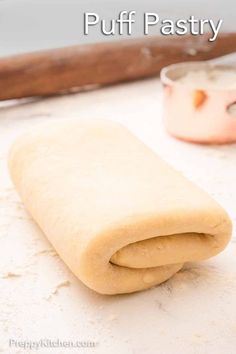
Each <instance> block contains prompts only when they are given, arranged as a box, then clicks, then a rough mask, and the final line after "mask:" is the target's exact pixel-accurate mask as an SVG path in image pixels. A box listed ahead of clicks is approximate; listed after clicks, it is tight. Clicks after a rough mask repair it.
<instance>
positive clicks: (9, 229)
mask: <svg viewBox="0 0 236 354" xmlns="http://www.w3.org/2000/svg"><path fill="white" fill-rule="evenodd" d="M161 114H162V113H161V88H160V83H159V80H158V79H152V80H145V81H140V82H137V83H131V84H124V85H119V86H116V87H110V88H104V89H101V90H97V91H91V92H84V93H74V94H71V95H69V96H61V97H55V98H48V99H44V100H32V101H21V102H19V103H18V104H14V105H13V104H12V103H2V104H0V297H1V301H0V353H1V352H2V353H6V354H11V353H14V354H15V353H27V354H28V353H33V352H38V353H40V354H44V353H45V354H46V353H56V354H65V353H67V352H68V353H95V354H97V353H99V354H100V353H101V354H106V353H109V354H110V353H123V354H140V353H147V354H153V353H159V354H172V353H175V354H182V353H185V354H209V353H214V354H221V353H222V354H223V353H229V354H231V353H232V354H233V353H234V352H235V350H236V256H235V255H236V238H235V236H236V235H235V232H234V238H233V240H232V241H231V243H230V245H229V246H228V247H227V249H226V250H225V251H224V252H223V253H222V254H220V255H219V256H216V257H215V258H212V259H210V260H209V261H205V262H202V263H198V264H188V265H187V266H186V267H185V268H184V269H183V270H182V271H180V272H179V273H178V274H177V275H175V276H174V277H173V278H172V279H171V280H169V281H167V282H166V283H164V284H162V285H161V286H159V287H156V288H153V289H151V290H147V291H144V292H141V293H136V294H131V295H121V296H101V295H98V294H96V293H94V292H92V291H91V290H89V289H87V288H86V287H85V286H84V285H83V284H82V283H81V282H80V281H79V280H77V279H76V278H75V277H74V276H73V275H72V274H71V272H70V271H69V270H68V269H67V268H66V266H65V264H64V263H63V262H62V261H61V260H60V258H59V257H58V256H57V254H56V253H55V252H54V250H53V249H52V247H51V246H50V244H49V243H48V241H47V240H46V238H45V237H44V235H43V234H42V232H41V231H40V230H39V229H38V227H37V226H36V225H35V223H34V222H33V221H32V219H31V218H30V216H29V215H28V214H27V213H26V211H25V210H24V207H23V205H22V203H21V201H20V199H19V197H18V195H17V193H16V191H15V190H14V188H13V186H12V183H11V181H10V179H9V176H8V171H7V153H8V150H9V147H10V145H11V143H12V142H13V140H14V138H15V137H16V136H17V135H18V134H19V133H21V132H23V131H25V130H26V129H27V128H28V127H31V126H35V125H37V124H38V123H40V122H42V121H49V120H51V121H52V120H53V121H55V124H56V123H57V121H58V120H60V119H62V118H66V117H72V116H73V117H78V118H80V117H83V118H84V117H88V118H107V119H113V120H116V121H119V122H121V123H123V124H124V125H126V126H127V127H128V128H129V129H130V130H131V131H132V132H133V133H134V134H136V135H137V136H138V137H139V138H140V139H142V140H143V141H144V142H145V143H146V144H147V145H149V146H150V147H151V148H152V149H153V150H155V151H156V152H157V153H158V154H159V155H160V156H161V157H163V158H164V159H165V160H166V161H168V162H169V163H170V164H171V165H172V166H174V167H175V168H176V169H177V170H179V171H180V172H182V173H183V174H184V175H185V176H186V177H188V178H189V179H191V180H192V181H194V182H195V183H196V184H198V185H200V186H201V187H202V188H203V189H205V190H206V191H208V192H209V193H210V194H211V195H212V196H213V197H214V198H215V199H216V200H217V201H218V202H220V203H221V205H222V206H223V207H224V208H225V209H226V210H227V211H228V213H229V214H230V216H231V218H232V220H233V223H234V225H235V222H236V184H235V176H236V145H225V146H201V145H194V144H187V143H184V142H181V141H177V140H175V139H173V138H171V137H169V136H168V135H167V134H166V133H165V131H164V130H163V126H162V122H161ZM68 139H70V137H69V136H68ZM41 339H42V340H48V341H49V340H51V341H53V340H57V339H59V340H60V341H67V342H68V341H73V342H76V341H78V342H81V341H83V342H87V341H89V342H93V343H94V347H93V348H79V349H78V348H77V349H75V348H74V349H72V348H46V347H41V348H39V349H38V350H36V349H35V350H33V349H32V350H30V349H29V348H28V349H24V348H23V347H22V345H23V344H22V342H24V341H31V342H33V341H37V342H39V341H40V340H41ZM9 341H10V343H11V346H9ZM19 342H21V347H20V343H19ZM26 344H27V343H26ZM31 344H32V343H31Z"/></svg>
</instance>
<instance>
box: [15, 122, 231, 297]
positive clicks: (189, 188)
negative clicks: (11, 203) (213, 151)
mask: <svg viewBox="0 0 236 354" xmlns="http://www.w3.org/2000/svg"><path fill="white" fill-rule="evenodd" d="M9 167H10V173H11V176H12V179H13V181H14V183H15V185H16V188H17V190H18V191H19V193H20V195H21V198H22V200H23V202H24V204H25V206H26V208H27V210H28V211H29V212H30V214H31V215H32V216H33V218H34V220H35V221H36V222H37V224H38V225H39V226H40V228H41V229H42V230H43V232H44V233H45V234H46V236H47V237H48V239H49V241H50V242H51V243H52V245H53V246H54V247H55V249H56V251H57V252H58V254H59V255H60V256H61V258H62V259H63V260H64V261H65V263H66V264H67V265H68V266H69V268H70V269H71V270H72V272H73V273H74V274H75V275H76V276H77V277H78V278H79V279H80V280H81V281H82V282H84V283H85V284H86V285H87V286H88V287H90V288H91V289H93V290H95V291H97V292H99V293H102V294H117V293H129V292H134V291H138V290H142V289H146V288H149V287H152V286H154V285H156V284H160V283H162V282H163V281H165V280H167V279H169V278H170V277H171V276H172V275H173V274H175V273H176V272H177V271H178V270H180V269H181V267H182V266H183V264H184V263H185V262H188V261H200V260H203V259H206V258H209V257H211V256H214V255H216V254H217V253H219V252H220V251H222V250H223V249H224V248H225V246H226V245H227V243H228V241H229V239H230V235H231V222H230V219H229V217H228V215H227V214H226V212H225V211H224V210H223V209H222V208H221V207H220V206H219V205H218V204H217V203H216V202H215V201H214V200H213V199H211V197H210V196H208V195H207V194H206V193H205V192H203V191H202V190H201V189H200V188H198V187H197V186H195V185H194V184H193V183H191V182H190V181H188V180H187V179H185V178H184V177H183V176H182V175H181V174H179V173H178V172H176V171H175V170H173V169H172V168H171V167H170V166H168V165H167V164H166V163H165V162H164V161H162V160H161V159H160V158H159V157H158V156H157V155H156V154H155V153H154V152H152V151H151V150H150V149H149V148H148V147H146V146H145V145H144V144H143V143H142V142H141V141H139V140H138V139H137V138H136V137H135V136H133V135H132V134H131V133H130V132H129V131H128V130H127V129H126V128H124V127H123V126H121V125H120V124H118V123H114V122H111V121H105V120H69V121H68V120H67V121H63V122H56V121H54V122H53V124H52V123H50V124H46V125H42V126H40V127H38V128H37V129H35V130H33V131H31V132H29V133H27V134H25V135H24V136H22V137H20V138H19V139H18V140H17V141H16V142H15V144H14V145H13V147H12V149H11V152H10V157H9Z"/></svg>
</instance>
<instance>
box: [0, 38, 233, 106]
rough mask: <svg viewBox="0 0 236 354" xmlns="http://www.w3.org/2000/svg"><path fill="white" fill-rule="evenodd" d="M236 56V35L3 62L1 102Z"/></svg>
mask: <svg viewBox="0 0 236 354" xmlns="http://www.w3.org/2000/svg"><path fill="white" fill-rule="evenodd" d="M234 51H236V33H225V34H221V35H220V36H218V38H217V40H216V41H215V42H209V41H208V35H205V36H183V37H178V36H172V37H165V36H160V37H145V38H141V39H131V40H130V39H129V40H124V41H113V42H106V43H96V44H89V45H88V44H87V45H79V46H73V47H67V48H61V49H52V50H47V51H40V52H35V53H28V54H22V55H16V56H12V57H5V58H2V59H0V100H7V99H12V98H21V97H30V96H45V95H52V94H55V93H58V92H60V91H65V90H66V91H67V90H70V89H72V88H83V87H87V86H88V85H106V84H113V83H117V82H122V81H128V80H136V79H140V78H144V77H148V76H152V75H156V74H158V73H159V72H160V70H161V69H162V67H164V66H166V65H169V64H172V63H178V62H181V61H193V60H208V59H213V58H215V57H218V56H221V55H224V54H229V53H232V52H234Z"/></svg>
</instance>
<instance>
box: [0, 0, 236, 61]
mask: <svg viewBox="0 0 236 354" xmlns="http://www.w3.org/2000/svg"><path fill="white" fill-rule="evenodd" d="M121 10H127V11H129V10H135V11H136V12H137V22H136V26H135V27H134V35H135V36H138V35H142V32H143V26H142V25H141V19H142V16H143V12H145V11H146V12H157V13H158V14H159V15H160V16H161V17H162V18H173V19H177V18H188V17H189V16H190V15H195V16H196V17H198V18H211V19H213V20H218V19H219V18H222V19H223V21H224V22H223V26H222V28H223V29H225V30H235V29H236V28H235V27H236V26H235V0H224V1H223V0H214V1H213V0H169V1H167V0H159V1H156V0H141V1H140V0H126V1H125V0H77V1H76V0H0V56H5V55H8V54H13V53H18V52H26V51H32V50H38V49H41V48H51V47H61V46H66V45H71V44H78V43H82V42H94V41H99V40H111V39H114V37H112V38H111V37H104V36H103V35H101V34H100V33H99V31H98V29H97V28H96V29H93V31H92V33H91V35H89V36H88V37H86V36H84V35H83V13H84V12H86V11H87V12H97V13H99V15H100V17H101V18H104V19H111V18H113V17H115V18H116V17H117V15H118V12H119V11H121ZM156 30H157V29H156ZM154 31H155V29H154ZM115 38H116V37H115Z"/></svg>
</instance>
